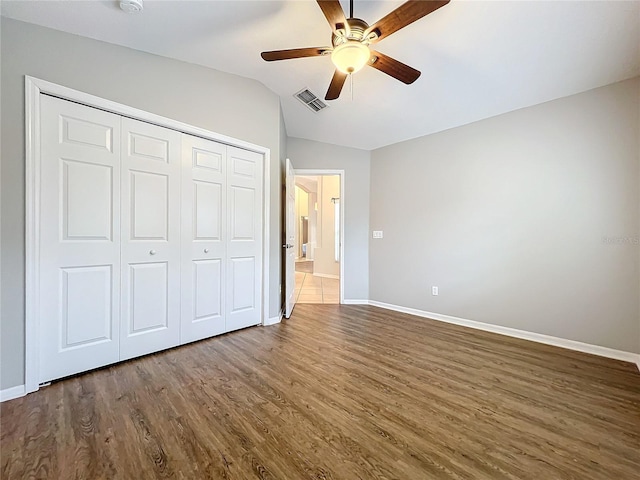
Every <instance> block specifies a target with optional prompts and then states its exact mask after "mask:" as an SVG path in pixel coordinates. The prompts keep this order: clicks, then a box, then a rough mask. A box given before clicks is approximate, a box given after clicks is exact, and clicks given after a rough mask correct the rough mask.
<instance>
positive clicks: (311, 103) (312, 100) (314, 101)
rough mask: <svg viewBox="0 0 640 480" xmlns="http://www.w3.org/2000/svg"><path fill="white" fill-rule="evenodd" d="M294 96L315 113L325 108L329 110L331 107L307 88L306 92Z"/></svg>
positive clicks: (301, 91) (302, 91)
mask: <svg viewBox="0 0 640 480" xmlns="http://www.w3.org/2000/svg"><path fill="white" fill-rule="evenodd" d="M294 96H295V97H296V98H297V99H298V100H300V101H301V102H302V103H304V104H305V105H306V106H307V107H309V108H310V109H311V110H313V111H314V112H319V111H320V110H322V109H323V108H327V107H328V106H329V105H327V104H326V103H324V102H323V101H322V100H320V99H319V98H318V97H317V96H316V95H315V94H314V93H313V92H311V90H309V89H308V88H305V89H304V90H300V91H299V92H298V93H296V94H295V95H294Z"/></svg>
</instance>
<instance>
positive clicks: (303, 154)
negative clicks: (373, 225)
mask: <svg viewBox="0 0 640 480" xmlns="http://www.w3.org/2000/svg"><path fill="white" fill-rule="evenodd" d="M287 156H288V157H289V158H290V159H291V162H292V163H293V166H294V168H297V169H336V170H344V171H345V174H344V189H345V193H344V210H345V211H344V224H345V227H344V278H343V279H342V281H343V282H344V298H345V300H347V301H348V300H366V299H368V298H369V181H370V178H369V164H370V153H369V152H368V151H365V150H359V149H356V148H347V147H340V146H337V145H330V144H327V143H321V142H314V141H312V140H305V139H302V138H292V137H289V139H288V142H287Z"/></svg>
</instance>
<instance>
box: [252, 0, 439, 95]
mask: <svg viewBox="0 0 640 480" xmlns="http://www.w3.org/2000/svg"><path fill="white" fill-rule="evenodd" d="M317 1H318V5H319V6H320V9H321V10H322V13H324V16H325V17H326V18H327V20H328V22H329V25H330V26H331V29H332V30H333V33H332V35H331V45H332V46H331V47H315V48H293V49H289V50H273V51H270V52H262V53H261V54H260V55H261V56H262V58H263V59H264V60H266V61H267V62H272V61H274V60H288V59H292V58H303V57H319V56H322V55H329V54H331V60H332V61H333V63H334V65H335V66H336V71H335V73H334V74H333V78H332V79H331V84H330V85H329V89H328V90H327V94H326V95H325V97H324V98H325V100H335V99H337V98H338V97H339V96H340V92H341V91H342V87H343V86H344V82H345V80H346V79H347V76H348V75H351V74H353V73H355V72H357V71H358V70H360V69H362V68H363V67H364V66H365V65H369V66H371V67H373V68H375V69H377V70H380V71H381V72H384V73H386V74H387V75H390V76H392V77H393V78H396V79H398V80H400V81H401V82H403V83H406V84H407V85H408V84H410V83H413V82H415V81H416V80H417V79H418V77H419V76H420V72H419V71H418V70H416V69H415V68H412V67H410V66H409V65H405V64H404V63H402V62H399V61H398V60H395V59H393V58H391V57H388V56H387V55H384V54H382V53H380V52H377V51H375V50H372V49H371V48H369V46H370V45H372V44H374V43H377V42H379V41H380V40H382V39H383V38H385V37H388V36H389V35H391V34H392V33H395V32H397V31H398V30H400V29H401V28H404V27H406V26H407V25H409V24H411V23H413V22H415V21H416V20H419V19H421V18H422V17H424V16H426V15H428V14H430V13H431V12H433V11H435V10H437V9H438V8H440V7H443V6H445V5H446V4H447V3H449V0H435V1H431V0H409V1H408V2H406V3H403V4H402V5H400V6H399V7H398V8H397V9H395V10H394V11H393V12H391V13H390V14H388V15H387V16H385V17H383V18H382V19H380V20H378V21H377V22H376V23H374V24H373V25H371V26H369V25H368V24H367V22H365V21H364V20H361V19H359V18H354V17H353V0H350V2H349V18H346V17H345V14H344V11H343V10H342V7H341V6H340V2H339V0H317Z"/></svg>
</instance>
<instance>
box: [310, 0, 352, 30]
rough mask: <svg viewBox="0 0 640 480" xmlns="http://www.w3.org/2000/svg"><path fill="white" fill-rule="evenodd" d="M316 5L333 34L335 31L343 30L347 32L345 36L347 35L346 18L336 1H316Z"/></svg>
mask: <svg viewBox="0 0 640 480" xmlns="http://www.w3.org/2000/svg"><path fill="white" fill-rule="evenodd" d="M318 5H319V6H320V9H321V10H322V13H324V16H325V17H326V18H327V21H328V22H329V25H331V29H332V30H333V31H334V32H335V31H336V30H340V29H344V30H346V31H347V34H348V33H349V24H348V23H347V17H346V16H345V14H344V11H343V10H342V6H341V5H340V2H339V1H338V0H318Z"/></svg>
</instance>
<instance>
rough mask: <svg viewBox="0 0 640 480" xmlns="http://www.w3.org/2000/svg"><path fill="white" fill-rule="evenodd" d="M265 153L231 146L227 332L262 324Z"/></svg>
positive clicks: (229, 159)
mask: <svg viewBox="0 0 640 480" xmlns="http://www.w3.org/2000/svg"><path fill="white" fill-rule="evenodd" d="M263 165H264V157H263V155H261V154H258V153H255V152H250V151H247V150H242V149H240V148H236V147H227V218H226V221H227V231H228V234H227V241H226V251H227V274H226V309H225V310H226V319H225V329H226V331H228V332H229V331H231V330H237V329H239V328H244V327H249V326H252V325H257V324H259V323H260V321H261V318H262V315H261V304H262V302H261V301H260V297H261V295H262V218H263V213H262V206H263V202H262V183H263V180H262V176H263Z"/></svg>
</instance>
